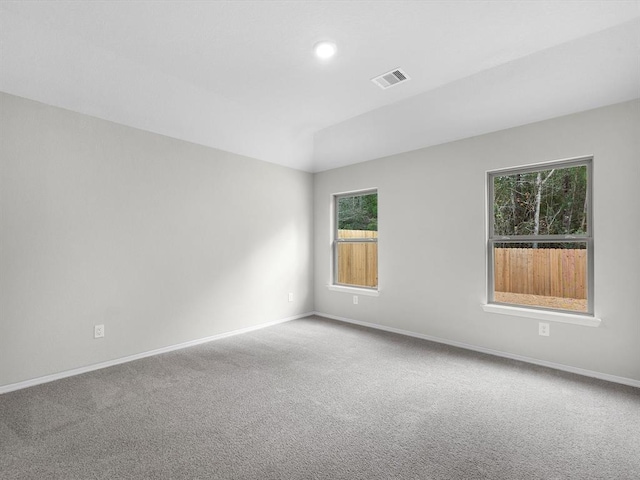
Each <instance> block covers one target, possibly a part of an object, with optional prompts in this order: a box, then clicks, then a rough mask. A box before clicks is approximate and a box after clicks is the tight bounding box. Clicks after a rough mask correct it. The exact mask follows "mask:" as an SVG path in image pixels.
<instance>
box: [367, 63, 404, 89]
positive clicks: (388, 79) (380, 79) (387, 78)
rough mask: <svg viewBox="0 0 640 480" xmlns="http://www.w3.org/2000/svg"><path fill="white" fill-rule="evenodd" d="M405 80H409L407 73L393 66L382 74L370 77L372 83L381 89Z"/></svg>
mask: <svg viewBox="0 0 640 480" xmlns="http://www.w3.org/2000/svg"><path fill="white" fill-rule="evenodd" d="M407 80H410V78H409V75H407V74H406V73H405V72H404V71H402V70H401V69H400V68H395V69H393V70H391V71H390V72H387V73H383V74H382V75H379V76H377V77H375V78H372V79H371V81H372V82H373V83H375V84H376V85H378V86H379V87H380V88H382V89H386V88H389V87H393V86H394V85H398V84H399V83H402V82H406V81H407Z"/></svg>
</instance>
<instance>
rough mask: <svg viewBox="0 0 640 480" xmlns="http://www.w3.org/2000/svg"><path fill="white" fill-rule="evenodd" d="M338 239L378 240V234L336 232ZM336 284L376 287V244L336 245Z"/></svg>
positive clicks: (360, 231)
mask: <svg viewBox="0 0 640 480" xmlns="http://www.w3.org/2000/svg"><path fill="white" fill-rule="evenodd" d="M338 238H378V232H372V231H367V230H338ZM338 283H341V284H345V285H360V286H365V287H377V286H378V243H377V242H362V243H338Z"/></svg>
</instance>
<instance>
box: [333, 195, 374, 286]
mask: <svg viewBox="0 0 640 480" xmlns="http://www.w3.org/2000/svg"><path fill="white" fill-rule="evenodd" d="M334 219H335V225H334V242H333V249H334V250H333V252H334V255H333V259H334V268H333V283H334V284H335V285H345V286H352V287H365V288H371V289H376V288H377V287H378V193H377V192H376V191H375V190H368V191H365V192H357V193H346V194H340V195H335V196H334Z"/></svg>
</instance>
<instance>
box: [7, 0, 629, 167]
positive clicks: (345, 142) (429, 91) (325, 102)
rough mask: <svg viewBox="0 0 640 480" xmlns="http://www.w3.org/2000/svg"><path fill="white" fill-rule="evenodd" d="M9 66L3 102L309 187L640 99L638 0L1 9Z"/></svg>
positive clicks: (28, 5)
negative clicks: (278, 173)
mask: <svg viewBox="0 0 640 480" xmlns="http://www.w3.org/2000/svg"><path fill="white" fill-rule="evenodd" d="M325 39H326V40H331V41H333V42H335V43H336V44H337V46H338V54H337V55H336V57H335V58H333V59H332V60H331V61H319V60H317V59H316V58H314V56H313V53H312V47H313V45H314V44H315V43H316V42H317V41H319V40H325ZM0 49H1V50H0V55H1V56H0V90H1V91H5V92H8V93H11V94H15V95H20V96H23V97H26V98H31V99H34V100H38V101H42V102H44V103H48V104H51V105H56V106H59V107H63V108H67V109H70V110H74V111H78V112H81V113H85V114H89V115H93V116H96V117H99V118H104V119H107V120H111V121H114V122H118V123H121V124H125V125H130V126H133V127H137V128H141V129H145V130H149V131H152V132H157V133H161V134H164V135H168V136H172V137H176V138H180V139H184V140H187V141H191V142H195V143H199V144H203V145H208V146H211V147H215V148H219V149H222V150H227V151H230V152H234V153H238V154H242V155H247V156H251V157H254V158H258V159H261V160H266V161H269V162H274V163H279V164H282V165H286V166H290V167H293V168H298V169H301V170H307V171H321V170H325V169H328V168H334V167H339V166H342V165H347V164H349V163H355V162H360V161H364V160H368V159H371V158H376V157H380V156H383V155H390V154H394V153H399V152H402V151H407V150H411V149H416V148H421V147H424V146H428V145H434V144H438V143H443V142H446V141H450V140H454V139H458V138H464V137H467V136H471V135H478V134H481V133H486V132H490V131H495V130H498V129H503V128H508V127H512V126H516V125H521V124H524V123H530V122H533V121H537V120H543V119H545V118H551V117H554V116H558V115H563V114H569V113H573V112H577V111H581V110H586V109H589V108H595V107H598V106H602V105H607V104H611V103H616V102H621V101H625V100H629V99H632V98H639V97H640V60H639V59H640V1H638V0H633V1H615V0H608V1H559V0H554V1H535V2H534V1H516V0H513V1H480V0H471V1H216V2H212V1H208V2H205V1H191V2H188V1H164V2H158V1H145V2H143V1H138V2H103V1H93V2H77V1H76V2H66V1H58V2H15V1H2V2H0ZM396 67H401V68H403V69H404V70H405V71H406V72H407V73H408V74H409V75H410V76H411V80H410V81H409V82H406V83H403V84H401V85H398V86H397V87H393V88H390V89H388V90H381V89H380V88H379V87H377V86H375V85H374V84H373V83H372V82H370V79H371V78H372V77H374V76H376V75H378V74H381V73H384V72H386V71H388V70H391V69H393V68H396Z"/></svg>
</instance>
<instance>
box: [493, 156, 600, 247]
mask: <svg viewBox="0 0 640 480" xmlns="http://www.w3.org/2000/svg"><path fill="white" fill-rule="evenodd" d="M493 192H494V202H493V215H494V235H501V236H513V235H580V234H585V233H586V232H587V226H588V225H587V219H588V215H587V200H586V199H587V167H586V165H579V166H575V167H565V168H552V169H547V170H539V171H537V172H528V173H512V174H508V175H502V176H495V177H493Z"/></svg>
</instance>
